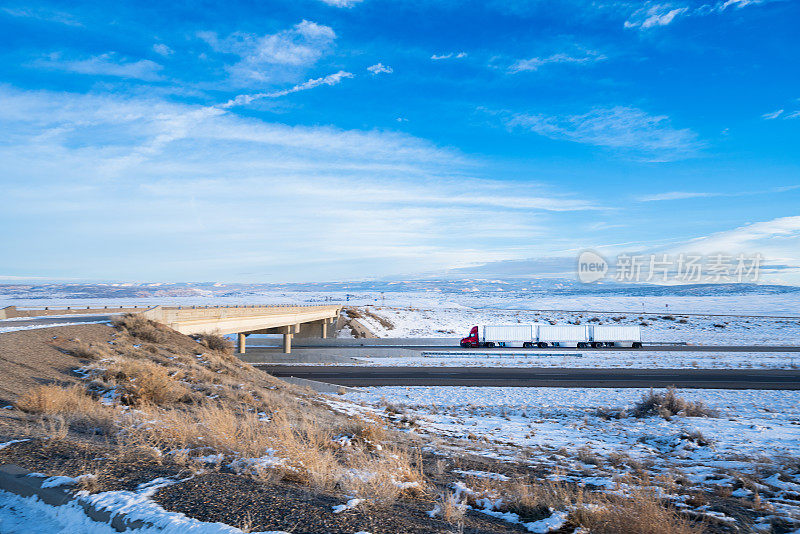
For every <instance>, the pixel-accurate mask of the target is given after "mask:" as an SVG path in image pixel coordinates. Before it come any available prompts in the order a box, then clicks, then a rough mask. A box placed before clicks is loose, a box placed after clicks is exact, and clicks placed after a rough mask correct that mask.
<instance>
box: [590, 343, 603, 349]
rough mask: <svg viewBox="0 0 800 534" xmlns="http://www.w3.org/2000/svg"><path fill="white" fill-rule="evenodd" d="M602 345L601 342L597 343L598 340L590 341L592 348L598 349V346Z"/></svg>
mask: <svg viewBox="0 0 800 534" xmlns="http://www.w3.org/2000/svg"><path fill="white" fill-rule="evenodd" d="M602 346H603V344H602V343H599V342H597V341H595V342H594V343H592V348H593V349H599V348H600V347H602Z"/></svg>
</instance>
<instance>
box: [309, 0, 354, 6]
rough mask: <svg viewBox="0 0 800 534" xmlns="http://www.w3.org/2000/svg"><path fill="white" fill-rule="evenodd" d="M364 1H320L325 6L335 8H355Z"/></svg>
mask: <svg viewBox="0 0 800 534" xmlns="http://www.w3.org/2000/svg"><path fill="white" fill-rule="evenodd" d="M363 1H364V0H320V2H323V3H325V4H328V5H329V6H333V7H353V6H354V5H356V4H360V3H361V2H363Z"/></svg>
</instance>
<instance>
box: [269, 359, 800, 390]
mask: <svg viewBox="0 0 800 534" xmlns="http://www.w3.org/2000/svg"><path fill="white" fill-rule="evenodd" d="M256 367H258V368H259V369H262V370H264V371H266V372H267V373H269V374H271V375H273V376H277V377H289V376H292V377H296V378H304V379H307V380H316V381H319V382H327V383H330V384H337V385H340V386H517V387H519V386H527V387H588V388H601V387H610V388H647V387H667V386H676V387H682V388H720V389H784V390H800V370H797V369H788V370H781V369H552V368H547V369H544V368H491V367H433V368H432V367H363V366H308V365H296V366H293V365H256Z"/></svg>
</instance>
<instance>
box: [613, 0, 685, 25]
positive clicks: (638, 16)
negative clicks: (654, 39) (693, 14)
mask: <svg viewBox="0 0 800 534" xmlns="http://www.w3.org/2000/svg"><path fill="white" fill-rule="evenodd" d="M687 11H689V8H688V7H673V6H672V5H671V4H654V5H651V6H646V7H643V8H640V9H638V10H636V11H635V12H634V13H633V15H631V17H630V18H629V19H628V20H626V21H625V27H626V28H640V29H647V28H653V27H654V26H666V25H668V24H669V23H671V22H672V21H673V20H675V17H677V16H679V15H682V14H684V13H686V12H687Z"/></svg>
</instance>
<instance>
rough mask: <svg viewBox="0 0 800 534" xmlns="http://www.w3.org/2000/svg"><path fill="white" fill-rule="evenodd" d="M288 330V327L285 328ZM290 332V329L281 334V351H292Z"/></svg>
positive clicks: (287, 352)
mask: <svg viewBox="0 0 800 534" xmlns="http://www.w3.org/2000/svg"><path fill="white" fill-rule="evenodd" d="M287 330H289V329H287ZM292 335H293V334H292V333H291V330H289V331H288V332H286V333H285V334H283V353H284V354H291V352H292Z"/></svg>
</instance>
